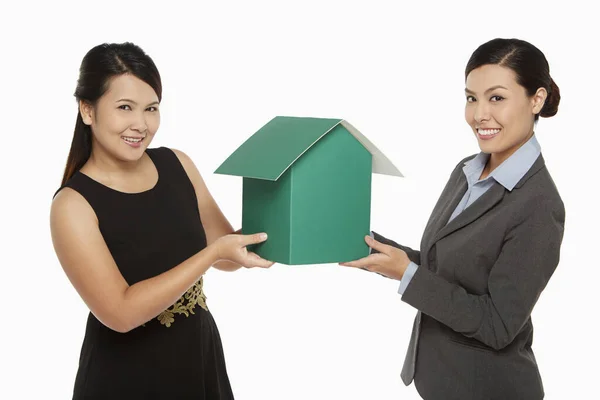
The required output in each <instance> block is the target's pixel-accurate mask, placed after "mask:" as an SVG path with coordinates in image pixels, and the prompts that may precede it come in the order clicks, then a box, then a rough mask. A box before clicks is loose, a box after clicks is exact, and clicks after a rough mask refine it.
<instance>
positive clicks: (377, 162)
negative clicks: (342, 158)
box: [340, 120, 404, 178]
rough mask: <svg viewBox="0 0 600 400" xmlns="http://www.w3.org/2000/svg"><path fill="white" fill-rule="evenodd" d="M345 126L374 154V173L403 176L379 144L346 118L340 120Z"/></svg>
mask: <svg viewBox="0 0 600 400" xmlns="http://www.w3.org/2000/svg"><path fill="white" fill-rule="evenodd" d="M340 123H341V124H342V126H343V127H344V128H346V129H347V130H348V132H350V134H352V136H354V137H355V138H356V140H358V141H359V142H360V143H361V144H362V145H363V146H364V147H365V148H366V149H367V150H368V151H369V152H370V153H371V155H372V156H373V173H376V174H382V175H391V176H398V177H401V178H403V177H404V175H403V174H402V173H401V172H400V170H399V169H398V168H397V167H396V166H395V165H394V164H393V163H392V161H391V160H390V159H389V158H387V156H386V155H385V154H383V152H382V151H381V150H379V148H378V147H377V146H375V145H374V144H373V143H372V142H371V141H370V140H369V139H367V137H366V136H365V135H363V134H362V133H361V132H360V131H359V130H358V129H356V128H355V127H354V126H352V124H350V123H349V122H348V121H346V120H342V121H341V122H340Z"/></svg>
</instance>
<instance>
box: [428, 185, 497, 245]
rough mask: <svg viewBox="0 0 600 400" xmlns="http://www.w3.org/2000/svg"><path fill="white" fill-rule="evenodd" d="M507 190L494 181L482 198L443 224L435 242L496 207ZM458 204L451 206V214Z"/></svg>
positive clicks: (435, 237)
mask: <svg viewBox="0 0 600 400" xmlns="http://www.w3.org/2000/svg"><path fill="white" fill-rule="evenodd" d="M505 192H506V189H505V188H504V186H502V185H501V184H499V183H498V182H494V185H493V186H492V187H491V188H489V189H488V190H487V191H486V192H485V193H484V194H483V195H482V196H481V197H480V198H478V199H477V200H475V202H473V204H471V205H470V206H469V207H467V208H465V209H464V210H463V212H461V213H460V214H458V216H457V217H456V218H454V219H453V220H452V221H450V222H449V223H448V224H447V225H445V226H443V227H442V228H441V229H440V230H439V231H438V232H437V233H436V235H435V236H434V239H433V242H434V243H435V242H437V241H438V240H440V239H442V238H443V237H445V236H448V235H449V234H451V233H452V232H454V231H456V230H458V229H460V228H462V227H463V226H465V225H467V224H470V223H471V222H473V221H475V220H476V219H477V218H479V217H481V216H482V215H483V214H485V213H486V212H487V211H488V210H489V209H490V208H492V207H494V206H495V205H496V204H498V203H499V202H500V200H502V198H503V197H504V193H505ZM456 205H458V202H457V203H455V204H454V207H451V210H450V215H452V214H451V213H452V211H454V208H456ZM450 215H448V217H447V218H446V219H445V220H444V222H445V221H448V219H449V218H450Z"/></svg>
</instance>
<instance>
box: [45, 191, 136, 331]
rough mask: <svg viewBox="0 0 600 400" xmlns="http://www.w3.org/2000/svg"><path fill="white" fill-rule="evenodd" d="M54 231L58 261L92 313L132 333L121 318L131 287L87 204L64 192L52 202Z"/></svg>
mask: <svg viewBox="0 0 600 400" xmlns="http://www.w3.org/2000/svg"><path fill="white" fill-rule="evenodd" d="M50 230H51V235H52V244H53V245H54V250H55V252H56V255H57V257H58V261H59V262H60V264H61V266H62V268H63V270H64V271H65V273H66V275H67V277H68V278H69V280H70V281H71V283H72V284H73V286H74V287H75V289H76V290H77V292H78V293H79V295H80V296H81V298H82V299H83V300H84V302H85V303H86V304H87V306H88V307H89V309H90V311H91V312H92V313H93V314H94V315H95V316H96V318H98V319H99V320H100V321H101V322H102V323H104V324H105V325H106V326H108V327H109V328H111V329H114V330H117V331H119V332H121V331H125V330H126V329H128V325H127V324H125V323H124V322H123V321H121V320H120V317H119V302H120V301H121V299H122V297H123V293H124V292H125V290H126V289H127V287H128V285H127V282H126V281H125V279H124V278H123V276H122V275H121V273H120V272H119V269H118V267H117V265H116V264H115V261H114V259H113V258H112V255H111V253H110V252H109V250H108V247H107V246H106V243H105V241H104V237H103V236H102V234H101V232H100V228H99V226H98V219H97V217H96V214H95V212H94V210H93V209H92V207H91V206H90V204H89V203H88V202H87V200H85V198H84V197H83V196H82V195H80V194H79V193H78V192H77V191H75V190H73V189H70V188H63V189H62V190H61V191H60V192H59V193H58V194H57V195H56V196H55V197H54V200H53V202H52V206H51V211H50ZM98 282H101V284H98Z"/></svg>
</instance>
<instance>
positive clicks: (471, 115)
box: [465, 64, 547, 166]
mask: <svg viewBox="0 0 600 400" xmlns="http://www.w3.org/2000/svg"><path fill="white" fill-rule="evenodd" d="M465 94H466V98H467V104H466V106H465V119H466V121H467V123H468V124H469V125H470V126H471V128H472V129H473V132H474V134H475V136H476V137H477V142H478V143H479V148H480V149H481V151H482V152H484V153H488V154H491V160H492V161H493V163H494V166H498V165H500V164H501V163H502V162H503V161H504V160H506V159H507V158H508V157H510V155H511V154H513V153H514V152H515V151H516V150H517V149H518V148H519V147H520V146H521V145H523V144H524V143H525V142H527V140H529V138H531V136H532V135H533V127H534V117H535V114H537V113H539V112H540V111H541V109H542V107H543V105H544V100H545V99H546V95H547V93H546V90H545V89H543V88H540V89H538V91H537V92H536V93H535V94H534V95H533V96H528V95H527V92H526V90H525V88H524V87H523V86H521V85H519V83H518V82H517V79H516V75H515V73H514V72H513V71H512V70H511V69H509V68H505V67H502V66H499V65H492V64H487V65H483V66H481V67H479V68H476V69H474V70H472V71H471V72H470V73H469V75H468V76H467V80H466V89H465Z"/></svg>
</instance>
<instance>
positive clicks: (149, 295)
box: [50, 188, 264, 332]
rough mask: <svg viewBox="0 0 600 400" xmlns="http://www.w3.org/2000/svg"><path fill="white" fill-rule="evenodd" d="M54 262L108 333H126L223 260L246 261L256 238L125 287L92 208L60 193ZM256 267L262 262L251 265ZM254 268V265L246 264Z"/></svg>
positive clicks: (219, 246) (233, 240)
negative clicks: (60, 266) (246, 250)
mask: <svg viewBox="0 0 600 400" xmlns="http://www.w3.org/2000/svg"><path fill="white" fill-rule="evenodd" d="M50 227H51V233H52V241H53V244H54V249H55V251H56V254H57V256H58V259H59V261H60V263H61V265H62V267H63V269H64V271H65V273H66V275H67V277H68V278H69V280H70V281H71V283H72V284H73V286H74V287H75V289H76V290H77V292H78V293H79V295H80V296H81V297H82V299H83V300H84V302H85V303H86V304H87V306H88V308H89V309H90V311H91V312H92V313H93V314H94V315H95V316H96V318H98V320H100V321H101V322H102V323H103V324H104V325H106V326H107V327H109V328H111V329H113V330H115V331H118V332H128V331H130V330H132V329H134V328H136V327H138V326H140V325H141V324H143V323H145V322H147V321H149V320H150V319H152V318H154V317H156V316H157V315H158V314H160V313H161V312H162V311H164V310H165V309H167V308H168V307H170V306H171V305H172V304H173V303H175V302H176V301H177V300H178V299H179V298H180V297H181V296H182V295H183V293H185V291H186V290H188V289H189V287H190V286H192V285H193V284H194V283H195V282H196V281H197V280H198V279H199V278H200V277H201V276H202V275H203V274H204V273H205V272H206V270H207V269H208V268H209V267H210V266H211V265H212V264H213V263H215V262H217V261H219V260H221V259H223V258H225V257H227V258H231V259H235V260H237V261H240V262H245V261H247V257H246V254H245V246H246V245H247V244H249V243H248V242H251V241H255V242H260V241H263V240H264V239H259V237H258V235H254V236H238V235H231V236H228V237H226V238H223V240H221V241H220V242H219V243H215V245H213V246H208V247H206V248H205V249H203V250H202V251H200V252H198V253H196V254H195V255H193V256H192V257H190V258H188V259H187V260H185V261H184V262H182V263H181V264H179V265H177V266H175V267H174V268H172V269H170V270H169V271H167V272H164V273H162V274H160V275H158V276H155V277H153V278H150V279H147V280H144V281H141V282H138V283H136V284H134V285H131V286H129V285H128V283H127V282H126V281H125V278H123V275H122V274H121V273H120V271H119V269H118V267H117V265H116V263H115V261H114V259H113V258H112V255H111V254H110V251H109V250H108V247H107V246H106V243H105V241H104V238H103V237H102V234H101V233H100V230H99V228H98V220H97V218H96V215H95V213H94V211H93V210H92V208H91V206H90V205H89V204H88V203H87V201H86V200H85V199H84V198H83V197H82V196H81V195H80V194H79V193H77V192H76V191H74V190H72V189H70V188H64V189H63V190H62V191H61V192H60V193H58V194H57V196H56V197H55V198H54V201H53V203H52V208H51V213H50ZM255 261H256V262H257V264H258V265H260V260H255ZM247 262H250V263H251V262H252V261H247Z"/></svg>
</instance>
